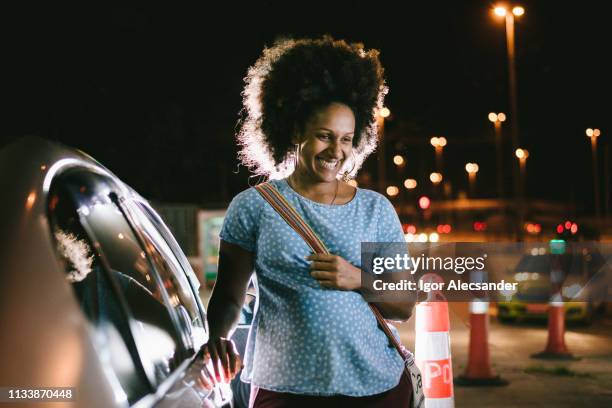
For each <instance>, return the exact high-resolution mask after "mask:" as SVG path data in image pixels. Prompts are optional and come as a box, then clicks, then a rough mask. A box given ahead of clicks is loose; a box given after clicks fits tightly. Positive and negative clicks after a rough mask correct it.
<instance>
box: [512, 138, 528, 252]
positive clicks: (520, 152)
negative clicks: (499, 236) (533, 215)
mask: <svg viewBox="0 0 612 408" xmlns="http://www.w3.org/2000/svg"><path fill="white" fill-rule="evenodd" d="M514 154H515V155H516V158H517V159H518V161H519V174H520V176H519V178H520V180H519V204H518V229H517V238H518V239H519V240H521V239H522V237H523V224H525V222H524V220H525V179H526V173H527V158H528V157H529V152H528V151H527V149H520V148H519V149H516V150H515V151H514Z"/></svg>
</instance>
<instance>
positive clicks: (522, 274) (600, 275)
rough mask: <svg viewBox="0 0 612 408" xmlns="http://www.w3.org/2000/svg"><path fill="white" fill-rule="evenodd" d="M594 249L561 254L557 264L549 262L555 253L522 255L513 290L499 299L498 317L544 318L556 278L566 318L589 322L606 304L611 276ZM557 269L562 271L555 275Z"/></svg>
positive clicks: (512, 318) (506, 321)
mask: <svg viewBox="0 0 612 408" xmlns="http://www.w3.org/2000/svg"><path fill="white" fill-rule="evenodd" d="M574 249H575V248H574ZM594 249H595V248H593V247H591V248H590V249H589V248H588V247H587V248H583V249H581V250H575V251H573V252H574V253H572V254H566V255H564V256H560V257H559V258H558V259H559V262H558V264H557V265H556V266H553V264H552V263H551V262H553V257H554V255H550V254H542V255H524V256H523V257H522V258H521V260H520V261H519V263H518V264H517V266H516V268H515V274H514V281H515V282H517V283H518V285H517V290H516V292H513V293H507V294H506V295H507V296H506V299H505V300H502V301H500V302H499V303H498V306H497V307H498V318H499V320H500V321H501V322H504V323H509V322H513V321H516V320H524V319H546V318H547V317H548V309H549V302H550V301H551V297H552V295H553V293H554V291H553V290H552V288H553V282H554V281H555V280H556V281H558V285H559V286H560V292H559V293H560V296H561V298H558V299H556V300H557V301H562V302H563V307H564V308H565V319H566V321H568V322H580V323H590V322H591V321H592V319H593V317H594V315H595V313H596V312H597V311H599V310H601V309H603V308H604V307H605V302H606V300H607V296H608V294H607V292H608V287H609V286H610V283H609V280H610V277H611V273H610V266H609V264H608V263H607V262H606V261H605V259H604V258H603V256H602V255H601V254H599V252H597V251H596V250H594ZM551 271H552V272H551ZM556 273H557V274H558V273H561V274H560V275H558V276H556V277H555V276H554V275H555V274H556Z"/></svg>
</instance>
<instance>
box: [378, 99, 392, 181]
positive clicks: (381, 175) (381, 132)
mask: <svg viewBox="0 0 612 408" xmlns="http://www.w3.org/2000/svg"><path fill="white" fill-rule="evenodd" d="M390 115H391V111H390V110H389V108H387V107H386V106H385V107H382V108H380V109H379V110H378V112H376V124H377V126H378V157H377V158H378V190H379V191H380V192H383V191H385V184H386V180H385V179H386V168H385V165H386V163H385V118H388V117H389V116H390Z"/></svg>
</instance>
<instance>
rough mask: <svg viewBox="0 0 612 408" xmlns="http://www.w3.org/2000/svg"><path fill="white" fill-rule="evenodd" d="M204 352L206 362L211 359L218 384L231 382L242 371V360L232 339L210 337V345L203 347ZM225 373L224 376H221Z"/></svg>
mask: <svg viewBox="0 0 612 408" xmlns="http://www.w3.org/2000/svg"><path fill="white" fill-rule="evenodd" d="M202 348H203V350H204V360H205V361H206V360H207V357H209V358H210V362H211V364H212V366H213V369H214V371H215V377H216V380H217V382H222V379H223V378H224V379H225V381H226V382H228V383H229V382H230V381H231V380H232V379H233V378H234V377H235V376H236V374H238V372H239V371H240V370H241V369H242V360H241V359H240V354H238V351H237V350H236V345H235V344H234V342H233V341H232V340H231V339H226V338H224V337H212V336H211V337H210V338H209V339H208V343H206V344H205V345H204V346H202ZM221 371H223V376H221Z"/></svg>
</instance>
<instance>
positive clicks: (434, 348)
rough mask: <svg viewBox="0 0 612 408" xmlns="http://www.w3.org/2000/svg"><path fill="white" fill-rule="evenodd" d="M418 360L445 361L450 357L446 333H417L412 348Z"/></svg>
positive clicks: (448, 339)
mask: <svg viewBox="0 0 612 408" xmlns="http://www.w3.org/2000/svg"><path fill="white" fill-rule="evenodd" d="M414 351H415V354H416V355H417V359H418V360H422V361H431V360H445V359H447V358H450V357H451V350H450V338H449V335H448V332H424V333H418V334H417V336H416V340H415V346H414Z"/></svg>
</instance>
